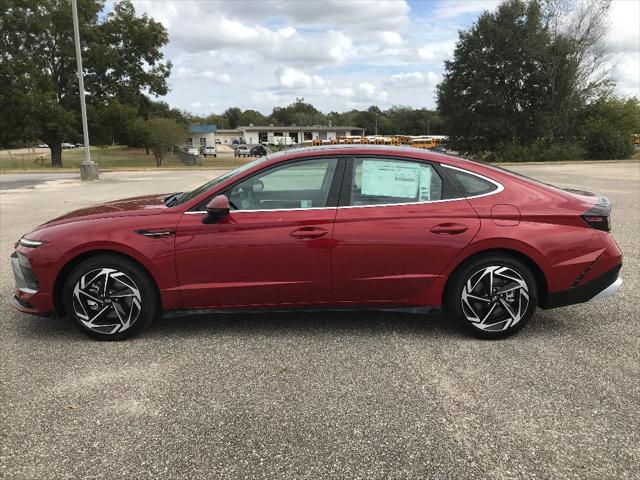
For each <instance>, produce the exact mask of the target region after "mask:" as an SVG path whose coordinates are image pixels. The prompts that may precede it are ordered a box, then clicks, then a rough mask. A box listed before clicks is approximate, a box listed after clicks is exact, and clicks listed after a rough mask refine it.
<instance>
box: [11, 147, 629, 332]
mask: <svg viewBox="0 0 640 480" xmlns="http://www.w3.org/2000/svg"><path fill="white" fill-rule="evenodd" d="M610 211H611V204H610V202H609V200H607V199H606V198H605V197H601V196H598V195H594V194H591V193H587V192H581V191H574V190H562V189H559V188H555V187H553V186H550V185H545V184H542V183H539V182H536V181H533V180H531V179H528V178H525V177H522V176H519V175H516V174H514V173H510V172H508V171H506V170H502V169H498V168H496V167H492V166H488V165H483V164H479V163H475V162H471V161H468V160H464V159H461V158H455V157H450V156H446V155H441V154H437V153H431V152H427V151H422V150H416V149H412V148H400V147H384V146H367V145H362V146H360V145H350V146H338V145H337V146H330V147H316V148H309V149H296V150H288V151H286V152H284V153H278V154H274V155H269V156H266V157H263V158H261V159H259V160H256V161H254V162H252V163H249V164H247V165H245V166H243V167H241V168H239V169H237V170H234V171H231V172H229V173H227V174H225V175H222V176H220V177H218V178H215V179H214V180H212V181H210V182H209V183H207V184H206V185H203V186H201V187H200V188H197V189H195V190H193V191H190V192H183V193H176V194H173V195H168V196H167V195H164V196H159V195H151V196H145V197H138V198H132V199H128V200H121V201H116V202H111V203H106V204H104V205H98V206H94V207H90V208H85V209H81V210H77V211H75V212H72V213H69V214H67V215H64V216H62V217H60V218H57V219H55V220H51V221H50V222H47V223H45V224H43V225H41V226H39V227H38V228H36V229H35V230H34V231H32V232H30V233H28V234H27V235H25V236H24V237H22V238H21V239H20V240H19V241H18V242H17V243H16V251H15V253H14V254H13V255H12V258H11V260H12V264H13V271H14V274H15V279H16V284H17V287H16V290H15V296H14V298H13V305H14V306H15V308H16V309H18V310H19V311H21V312H25V313H31V314H36V315H44V314H47V313H53V312H57V313H58V314H64V315H66V316H67V317H69V318H70V319H71V320H72V321H73V322H74V323H75V324H76V325H77V326H79V327H80V328H81V329H82V330H83V331H84V332H86V333H88V334H90V335H92V336H94V337H96V338H99V339H122V338H126V337H129V336H131V335H132V334H134V333H136V332H139V331H141V330H142V329H144V328H145V327H146V326H147V325H148V324H149V323H150V322H151V321H152V320H153V319H154V318H155V317H156V316H158V315H159V314H160V312H161V310H179V309H188V310H194V309H199V310H202V311H206V310H207V309H209V310H211V309H227V308H234V309H237V308H252V309H256V308H260V309H263V308H264V309H267V308H272V307H277V308H280V309H282V308H285V307H286V308H299V307H306V308H309V307H313V308H321V307H340V308H344V307H348V306H352V307H354V308H364V307H378V308H389V307H394V308H401V307H410V308H415V307H431V308H443V309H444V311H445V313H446V315H447V316H448V317H450V318H451V319H454V320H456V321H458V322H460V323H461V324H462V325H463V326H464V327H466V328H467V329H468V330H469V331H470V332H472V333H474V334H476V335H477V336H480V337H485V338H498V337H504V336H507V335H509V334H512V333H514V332H516V331H518V330H519V329H521V328H522V327H523V326H524V325H525V324H526V323H527V322H528V321H529V320H530V319H531V317H532V316H533V314H534V311H535V309H536V308H537V307H542V308H554V307H561V306H564V305H570V304H574V303H580V302H586V301H589V300H592V299H596V298H601V297H606V296H609V295H612V294H613V293H615V292H616V291H617V289H618V288H619V286H620V284H621V283H622V280H621V279H620V278H619V276H618V272H619V270H620V267H621V265H622V253H621V251H620V249H619V248H618V245H617V244H616V242H615V240H614V239H613V237H612V236H611V234H610V233H609V229H610V224H611V223H610Z"/></svg>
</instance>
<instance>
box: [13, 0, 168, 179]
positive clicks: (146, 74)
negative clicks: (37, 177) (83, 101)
mask: <svg viewBox="0 0 640 480" xmlns="http://www.w3.org/2000/svg"><path fill="white" fill-rule="evenodd" d="M103 9H104V2H103V1H102V0H79V1H78V15H79V23H80V35H81V40H82V43H83V61H84V67H85V75H86V76H85V88H86V90H87V93H88V95H87V102H88V103H89V104H90V105H93V107H94V108H95V109H96V110H99V109H100V107H104V106H105V105H108V104H109V103H111V101H112V100H113V99H114V98H117V99H118V100H119V101H120V103H122V104H132V105H138V104H140V103H144V102H143V94H142V93H141V92H143V91H147V92H148V93H149V94H151V95H164V94H165V93H166V92H167V83H166V79H167V77H168V76H169V72H170V69H171V63H170V62H166V63H163V61H162V59H163V54H162V51H161V48H162V46H163V45H165V44H166V43H167V41H168V37H167V32H166V30H165V28H164V27H163V26H162V24H160V23H158V22H155V21H154V20H153V19H150V18H149V17H147V16H146V15H143V16H142V17H136V16H135V10H134V8H133V5H132V4H131V2H130V1H128V0H124V1H122V2H118V3H116V4H115V5H114V6H113V10H112V11H110V12H109V13H108V14H107V15H106V16H101V13H102V11H103ZM0 31H1V32H2V34H1V35H0V110H1V111H2V112H3V115H2V118H0V131H2V134H1V135H2V137H0V140H2V138H11V137H12V138H14V139H16V138H22V139H23V140H33V139H41V140H44V141H46V142H47V144H48V145H49V146H50V148H51V160H52V165H53V166H58V167H59V166H62V147H61V143H62V141H64V140H71V139H74V138H76V137H77V136H78V132H79V118H78V117H79V105H80V101H79V93H78V84H77V77H76V64H75V61H76V60H75V50H74V45H73V26H72V21H71V6H70V2H69V1H68V0H0Z"/></svg>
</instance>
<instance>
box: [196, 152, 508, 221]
mask: <svg viewBox="0 0 640 480" xmlns="http://www.w3.org/2000/svg"><path fill="white" fill-rule="evenodd" d="M439 165H440V166H441V167H443V168H449V169H451V170H458V171H459V172H463V173H466V174H468V175H473V176H475V177H478V178H481V179H482V180H485V181H487V182H489V183H491V184H493V185H495V186H496V189H495V190H492V191H491V192H487V193H483V194H480V195H472V196H470V197H459V198H446V199H444V200H424V201H422V202H403V203H379V204H373V205H343V206H340V207H311V208H278V209H275V208H274V209H268V208H264V209H258V210H231V211H230V213H243V212H246V213H255V212H291V211H297V210H335V209H338V210H339V209H342V208H373V207H397V206H403V205H405V206H406V205H422V204H427V203H444V202H457V201H460V200H470V199H472V198H481V197H488V196H489V195H496V194H498V193H500V192H502V191H504V185H502V184H501V183H500V182H497V181H495V180H493V179H491V178H489V177H485V176H484V175H481V174H479V173H475V172H471V171H469V170H465V169H464V168H459V167H454V166H452V165H444V164H442V163H440V164H439ZM184 213H185V215H195V214H203V213H207V211H206V210H195V211H187V212H184Z"/></svg>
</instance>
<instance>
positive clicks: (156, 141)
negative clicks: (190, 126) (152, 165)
mask: <svg viewBox="0 0 640 480" xmlns="http://www.w3.org/2000/svg"><path fill="white" fill-rule="evenodd" d="M146 123H147V142H148V143H149V145H150V147H151V151H152V152H153V158H155V160H156V165H157V166H158V167H160V166H162V162H163V161H164V157H165V156H166V154H167V152H168V151H170V150H171V149H172V148H173V147H174V146H175V145H179V144H181V143H182V142H184V139H185V137H186V135H187V131H186V129H185V128H184V126H183V125H181V124H179V123H178V122H177V121H176V120H172V119H170V118H152V119H150V120H148V121H147V122H146Z"/></svg>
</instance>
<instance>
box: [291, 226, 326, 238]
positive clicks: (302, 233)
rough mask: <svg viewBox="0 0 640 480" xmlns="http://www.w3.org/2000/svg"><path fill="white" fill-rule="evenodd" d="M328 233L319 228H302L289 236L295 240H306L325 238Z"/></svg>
mask: <svg viewBox="0 0 640 480" xmlns="http://www.w3.org/2000/svg"><path fill="white" fill-rule="evenodd" d="M327 233H329V232H328V231H326V230H325V229H324V228H318V227H302V228H298V229H297V230H294V231H293V232H291V233H290V234H289V235H290V236H291V237H293V238H299V239H305V238H320V237H324V236H325V235H326V234H327Z"/></svg>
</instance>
